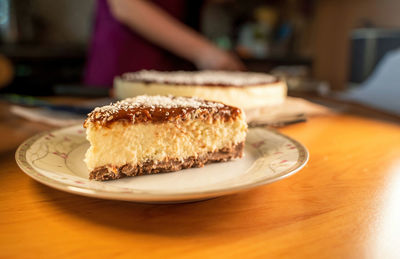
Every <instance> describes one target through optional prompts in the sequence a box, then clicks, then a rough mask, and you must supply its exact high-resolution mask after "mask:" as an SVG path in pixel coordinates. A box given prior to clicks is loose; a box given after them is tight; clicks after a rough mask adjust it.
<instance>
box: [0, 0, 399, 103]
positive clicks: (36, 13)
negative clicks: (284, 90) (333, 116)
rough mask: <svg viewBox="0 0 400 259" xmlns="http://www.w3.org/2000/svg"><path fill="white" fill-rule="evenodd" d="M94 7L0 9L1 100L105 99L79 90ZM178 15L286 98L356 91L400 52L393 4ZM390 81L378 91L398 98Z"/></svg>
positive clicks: (371, 1) (250, 4)
mask: <svg viewBox="0 0 400 259" xmlns="http://www.w3.org/2000/svg"><path fill="white" fill-rule="evenodd" d="M97 4H98V2H97V1H95V0H85V1H80V0H57V1H52V0H0V42H1V43H0V93H16V94H25V95H57V94H58V95H68V94H70V95H82V96H106V95H107V94H108V90H107V89H104V88H88V87H86V86H85V84H84V83H83V77H84V73H85V66H86V63H87V56H88V51H89V46H90V41H91V37H92V31H93V27H94V21H95V13H96V5H97ZM184 8H185V14H186V16H185V17H186V18H185V20H184V23H185V24H187V25H188V26H190V27H191V28H193V29H195V30H197V31H199V32H200V33H201V34H202V35H204V36H205V37H206V38H207V39H209V40H210V41H212V42H213V43H215V44H216V45H217V46H218V47H219V48H221V49H224V50H226V51H229V52H231V53H233V54H234V55H236V56H237V57H239V58H240V60H241V61H242V62H243V64H244V65H245V67H246V69H247V70H249V71H258V72H270V73H274V74H278V75H282V76H285V77H286V78H287V80H288V84H289V90H290V92H289V94H291V93H294V94H296V93H299V92H300V93H302V92H306V93H313V94H316V95H330V94H332V93H336V92H349V91H350V90H351V89H357V88H360V87H361V88H362V87H363V85H364V84H365V83H366V82H368V80H369V79H370V78H371V75H373V74H374V71H376V70H377V68H378V67H379V64H380V63H382V60H384V59H385V57H386V58H387V55H388V53H392V54H393V53H394V54H396V50H397V49H398V47H399V46H400V16H399V15H398V11H399V10H400V1H396V0H353V1H347V0H335V1H333V0H264V1H261V0H246V1H239V0H237V1H185V6H184ZM389 61H390V60H389ZM389 63H390V62H389ZM392 66H393V65H392ZM193 69H195V67H193ZM396 69H398V67H396V66H395V68H394V70H393V71H396ZM384 70H385V69H384ZM389 70H390V69H389ZM389 70H388V71H389ZM398 70H399V69H398ZM399 72H400V71H399ZM391 73H394V74H396V73H395V72H391ZM394 74H392V77H391V76H390V75H389V77H390V78H388V76H386V77H384V78H383V79H379V80H383V81H379V82H381V83H380V85H381V86H374V87H375V88H374V89H375V90H376V89H377V90H376V91H377V92H379V91H384V89H385V88H384V86H383V85H385V87H386V86H387V85H394V86H393V87H395V88H396V87H397V85H398V83H397V82H398V81H397V82H396V80H397V77H396V76H395V75H394ZM377 77H379V75H378V76H377ZM385 80H392V81H391V82H386V81H385ZM378 85H379V84H378ZM368 87H369V86H368ZM376 87H378V88H376ZM379 87H382V88H381V89H380V88H379ZM398 88H399V87H397V90H395V91H397V92H393V94H394V95H397V94H399V91H398ZM388 91H389V92H390V90H388ZM353 92H354V91H353ZM393 94H392V95H393ZM352 95H355V96H358V95H359V96H362V95H363V93H362V91H361V93H359V94H358V93H352ZM396 97H400V96H399V95H397V96H396ZM341 98H346V97H343V95H342V97H341ZM395 106H396V104H395ZM395 109H396V107H394V110H395ZM399 110H400V108H399Z"/></svg>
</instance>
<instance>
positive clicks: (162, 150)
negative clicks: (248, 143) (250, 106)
mask: <svg viewBox="0 0 400 259" xmlns="http://www.w3.org/2000/svg"><path fill="white" fill-rule="evenodd" d="M84 127H85V128H86V134H87V139H88V140H89V142H90V148H89V150H88V151H87V153H86V157H85V162H86V165H87V167H88V169H89V171H90V179H95V180H111V179H118V178H121V177H125V176H137V175H144V174H153V173H160V172H170V171H177V170H181V169H184V168H190V167H202V166H204V164H207V163H210V162H220V161H227V160H230V159H234V158H240V157H242V156H243V148H244V141H245V138H246V132H247V124H246V122H245V118H244V113H243V111H242V110H241V109H239V108H236V107H232V106H228V105H224V104H222V103H219V102H212V101H204V100H201V99H198V98H195V97H192V98H188V97H172V96H145V95H144V96H137V97H135V98H129V99H126V100H123V101H119V102H117V103H114V104H110V105H108V106H104V107H99V108H96V109H95V110H93V111H92V112H91V113H90V114H89V115H88V118H87V119H86V121H85V123H84Z"/></svg>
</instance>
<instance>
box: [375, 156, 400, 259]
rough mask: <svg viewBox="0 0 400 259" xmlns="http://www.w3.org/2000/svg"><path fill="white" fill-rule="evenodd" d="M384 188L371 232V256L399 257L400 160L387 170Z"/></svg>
mask: <svg viewBox="0 0 400 259" xmlns="http://www.w3.org/2000/svg"><path fill="white" fill-rule="evenodd" d="M385 189H386V192H385V193H384V194H383V195H382V198H381V199H382V200H381V201H380V203H381V204H382V208H381V209H380V211H379V212H378V217H377V223H378V224H377V226H376V228H374V229H375V230H376V231H374V232H375V233H372V235H373V236H374V237H373V239H372V241H373V242H372V244H373V245H372V246H371V250H372V251H371V252H372V257H371V258H400V161H399V162H397V163H396V164H395V165H394V166H393V167H392V168H391V169H390V170H389V177H388V179H387V187H386V188H385Z"/></svg>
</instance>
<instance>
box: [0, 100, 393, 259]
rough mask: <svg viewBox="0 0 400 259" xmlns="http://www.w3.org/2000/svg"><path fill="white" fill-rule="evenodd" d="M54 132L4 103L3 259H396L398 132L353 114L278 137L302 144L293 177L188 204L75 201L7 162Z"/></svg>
mask: <svg viewBox="0 0 400 259" xmlns="http://www.w3.org/2000/svg"><path fill="white" fill-rule="evenodd" d="M49 129H52V128H51V127H49V126H46V125H43V124H39V123H34V122H28V121H25V120H23V119H20V118H17V117H15V116H13V115H11V114H9V113H8V105H7V104H5V103H0V134H1V136H2V139H1V143H0V163H1V165H2V167H1V169H0V172H1V173H0V177H1V179H2V181H1V183H2V186H1V189H2V191H1V192H0V204H1V206H0V228H1V231H0V241H1V244H0V257H2V258H16V257H23V258H26V257H31V256H32V257H35V258H45V257H46V258H47V257H53V258H54V257H58V258H72V257H82V258H115V257H128V258H149V257H162V258H207V257H209V258H216V257H217V258H232V257H238V258H249V257H258V258H399V256H400V253H399V246H398V245H399V244H400V220H399V219H400V125H399V124H396V123H393V122H388V121H384V120H380V119H377V118H368V117H365V116H358V115H355V114H346V113H341V114H333V115H328V116H324V117H316V118H311V119H310V120H309V121H307V122H306V123H299V124H294V125H290V126H286V127H284V128H281V129H280V131H281V132H282V133H284V134H286V135H288V136H290V137H292V138H294V139H296V140H298V141H300V142H301V143H303V144H304V145H305V146H306V147H307V148H308V149H309V151H310V161H309V163H308V164H307V166H306V167H305V168H304V169H302V170H301V171H300V172H299V173H297V174H295V175H293V176H291V177H289V178H287V179H284V180H282V181H279V182H276V183H273V184H269V185H265V186H261V187H258V188H255V189H252V190H250V191H246V192H242V193H238V194H234V195H229V196H226V197H221V198H216V199H212V200H207V201H202V202H194V203H187V204H170V205H148V204H138V203H130V202H122V201H108V200H101V199H94V198H87V197H81V196H77V195H73V194H69V193H65V192H62V191H58V190H55V189H52V188H49V187H47V186H45V185H42V184H40V183H38V182H36V181H34V180H32V179H31V178H30V177H28V176H27V175H25V174H24V173H23V172H22V171H21V170H20V169H19V167H18V166H17V164H16V162H15V159H14V153H15V150H16V149H17V147H18V145H19V144H21V143H22V142H23V141H24V140H25V139H27V138H28V137H30V136H32V135H34V134H36V133H38V132H41V131H43V130H49Z"/></svg>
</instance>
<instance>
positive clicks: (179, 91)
mask: <svg viewBox="0 0 400 259" xmlns="http://www.w3.org/2000/svg"><path fill="white" fill-rule="evenodd" d="M114 88H115V93H116V96H117V98H119V99H124V98H128V97H134V96H137V95H143V94H147V95H169V94H172V95H175V96H197V97H200V98H203V99H206V100H213V101H220V102H222V103H225V104H228V105H234V106H238V107H240V108H243V109H252V108H258V107H262V106H272V105H278V104H282V103H283V102H284V100H285V98H286V92H287V87H286V83H285V81H283V80H281V79H279V78H277V77H275V76H272V75H269V74H264V73H251V72H233V71H196V72H189V71H174V72H160V71H153V70H150V71H148V70H142V71H139V72H135V73H125V74H123V75H122V76H121V77H117V78H116V79H115V81H114Z"/></svg>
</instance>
